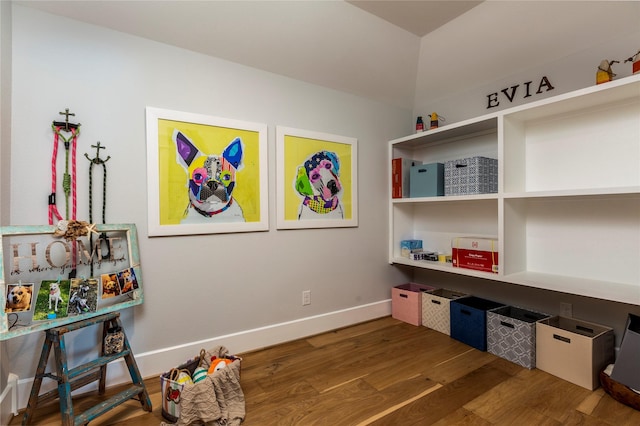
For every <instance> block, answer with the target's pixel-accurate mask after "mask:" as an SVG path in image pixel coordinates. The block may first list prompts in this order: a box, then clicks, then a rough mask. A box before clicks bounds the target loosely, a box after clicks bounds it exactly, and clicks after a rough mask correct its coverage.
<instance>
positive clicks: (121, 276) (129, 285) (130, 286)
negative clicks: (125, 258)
mask: <svg viewBox="0 0 640 426" xmlns="http://www.w3.org/2000/svg"><path fill="white" fill-rule="evenodd" d="M118 283H119V284H120V293H121V294H125V293H129V292H130V291H133V290H135V289H137V288H138V280H137V279H136V273H135V272H134V270H133V268H128V269H125V270H124V271H121V272H118Z"/></svg>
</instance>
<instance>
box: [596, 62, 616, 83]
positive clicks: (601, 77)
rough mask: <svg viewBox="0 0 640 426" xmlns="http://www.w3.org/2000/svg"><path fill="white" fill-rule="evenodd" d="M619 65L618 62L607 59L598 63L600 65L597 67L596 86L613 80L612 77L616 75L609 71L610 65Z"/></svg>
mask: <svg viewBox="0 0 640 426" xmlns="http://www.w3.org/2000/svg"><path fill="white" fill-rule="evenodd" d="M619 63H620V61H609V60H607V59H603V60H602V62H600V65H598V71H597V72H596V84H602V83H607V82H609V81H611V80H613V77H615V76H616V74H615V73H614V72H613V70H612V69H611V65H613V64H619Z"/></svg>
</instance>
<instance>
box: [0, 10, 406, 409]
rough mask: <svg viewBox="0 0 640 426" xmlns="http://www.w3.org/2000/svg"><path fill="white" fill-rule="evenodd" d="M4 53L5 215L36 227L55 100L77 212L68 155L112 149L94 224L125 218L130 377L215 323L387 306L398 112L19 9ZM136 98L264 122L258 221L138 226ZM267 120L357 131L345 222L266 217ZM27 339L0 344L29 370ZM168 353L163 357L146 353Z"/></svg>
mask: <svg viewBox="0 0 640 426" xmlns="http://www.w3.org/2000/svg"><path fill="white" fill-rule="evenodd" d="M12 59H13V79H12V82H13V102H12V115H13V116H12V123H11V124H12V128H13V129H14V131H13V135H12V142H11V148H12V157H11V166H12V187H11V192H10V194H5V192H4V191H3V194H2V196H3V198H5V199H9V200H10V202H11V207H12V209H11V218H10V223H11V224H12V225H32V224H46V222H47V204H46V198H47V194H48V192H49V190H50V179H51V176H50V168H49V162H50V157H51V147H52V132H51V127H50V125H51V121H52V120H58V119H60V118H61V117H60V116H59V115H58V111H62V110H64V108H69V109H70V110H71V111H72V112H75V113H76V116H75V117H74V118H75V120H76V121H78V122H80V123H81V124H82V133H81V135H80V138H79V148H78V173H79V179H78V194H79V200H78V212H79V218H81V216H83V215H88V197H87V196H85V194H87V191H88V188H87V186H88V182H87V179H86V178H85V176H87V175H88V164H89V163H88V161H86V160H85V159H84V156H83V154H84V153H85V152H88V153H89V154H90V155H91V156H93V150H91V149H90V145H91V144H95V143H96V142H97V141H100V142H101V144H102V145H104V146H106V147H107V151H106V152H104V151H103V153H102V155H103V156H104V155H110V156H111V159H110V160H109V162H108V163H107V166H108V173H109V177H108V191H107V192H108V200H107V203H108V207H107V214H106V215H107V221H108V222H109V223H135V224H136V225H137V227H138V234H139V235H138V236H139V240H140V241H139V242H140V251H141V265H142V281H143V285H144V289H145V303H144V304H143V305H142V306H140V307H136V308H134V309H130V310H128V311H126V312H123V315H124V317H125V327H126V331H127V333H128V336H129V339H130V341H131V343H132V346H133V349H134V352H135V353H136V354H137V355H138V361H139V363H140V364H141V365H142V367H141V368H142V370H143V371H142V374H143V375H145V376H147V375H153V374H158V373H161V372H162V371H164V370H166V369H168V368H171V367H172V366H173V365H174V364H176V363H178V362H181V361H183V360H184V359H186V357H188V356H193V355H195V354H197V351H198V350H199V348H200V347H206V348H208V345H210V344H211V345H212V342H213V340H215V339H216V338H217V337H219V336H228V335H235V333H241V334H242V333H247V332H249V331H251V330H256V329H259V330H258V331H256V332H255V333H253V334H251V335H250V336H247V337H246V338H244V339H242V336H240V337H239V338H238V337H236V338H234V339H231V338H229V339H228V340H227V341H226V342H225V341H223V342H220V343H223V344H224V343H228V342H232V343H233V346H231V345H229V349H230V350H231V351H232V352H239V351H246V350H249V349H255V348H257V347H260V346H263V345H266V344H273V343H277V342H279V341H282V340H288V339H291V338H293V337H296V336H300V335H306V334H311V333H317V332H319V331H322V330H326V329H331V328H335V327H336V326H342V325H346V324H348V323H353V322H358V321H362V320H366V319H369V318H371V317H375V316H382V315H386V314H388V313H389V312H390V311H389V298H390V288H391V287H392V286H394V285H397V284H399V283H401V282H404V281H405V280H406V277H405V275H404V274H403V272H402V271H399V270H398V269H396V268H393V267H391V266H389V265H388V263H387V260H386V253H387V249H386V243H387V241H386V235H387V233H386V232H383V230H384V229H385V227H386V223H387V208H386V199H387V196H388V195H387V193H388V189H387V186H388V184H387V175H388V168H387V167H386V165H387V159H386V141H387V140H389V139H391V138H393V137H397V136H398V135H401V134H403V133H404V130H403V129H405V128H407V127H408V126H409V125H410V121H411V118H410V111H408V110H403V109H400V108H396V107H390V106H386V105H383V104H381V103H379V102H373V101H368V100H365V99H362V98H358V97H355V96H353V95H349V94H345V93H341V92H337V91H334V90H329V89H325V88H320V87H318V86H313V85H310V84H307V83H302V82H299V81H295V80H292V79H289V78H285V77H282V76H278V75H275V74H270V73H267V72H263V71H258V70H256V69H253V68H249V67H246V66H241V65H237V64H234V63H230V62H226V61H223V60H219V59H216V58H212V57H208V56H204V55H201V54H196V53H193V52H190V51H186V50H183V49H180V48H175V47H171V46H168V45H164V44H160V43H157V42H152V41H149V40H145V39H142V38H137V37H134V36H129V35H125V34H123V33H119V32H115V31H112V30H107V29H103V28H99V27H95V26H91V25H88V24H83V23H79V22H76V21H72V20H69V19H66V18H60V17H56V16H53V15H49V14H46V13H44V12H40V11H36V10H32V9H29V8H25V7H21V6H15V7H14V10H13V58H12ZM146 106H155V107H161V108H168V109H175V110H180V111H189V112H196V113H203V114H210V115H214V116H220V117H226V118H232V119H239V120H247V121H255V122H260V123H266V124H268V126H269V133H268V136H269V149H268V154H269V167H270V170H269V216H270V220H269V222H270V231H269V232H260V233H241V234H217V235H206V236H182V237H165V238H148V237H147V198H146V197H147V191H146V170H147V168H146V164H145V159H146V146H145V120H144V119H145V107H146ZM276 125H285V126H290V127H297V128H302V129H309V130H315V131H321V132H327V133H334V134H340V135H345V136H351V137H355V138H357V139H358V148H359V149H358V150H359V152H358V155H359V157H358V162H359V164H358V167H359V212H360V214H359V226H358V227H357V228H343V229H324V230H290V231H277V230H276V227H275V218H276V210H275V206H276V200H275V192H276V186H275V185H276V180H275V176H276V167H277V165H276V163H275V158H276V156H275V126H276ZM94 208H95V207H94ZM63 214H64V213H63ZM95 216H96V213H95V212H94V217H95ZM305 289H310V290H311V294H312V303H311V305H310V306H305V307H303V306H301V293H302V290H305ZM305 319H308V321H305ZM278 324H286V326H284V325H283V326H282V327H278V326H277V325H278ZM272 326H273V329H270V328H269V327H272ZM283 330H284V331H283ZM91 333H92V332H90V331H86V330H84V331H83V332H81V333H80V334H79V335H78V336H72V337H74V338H73V343H72V344H68V347H71V348H73V352H74V356H73V357H72V358H73V359H72V361H71V363H72V364H73V363H75V362H78V361H81V360H86V359H89V358H90V357H91V350H92V348H93V345H94V344H95V336H94V335H93V334H91ZM257 335H259V336H257ZM269 336H271V338H270V337H269ZM208 339H213V340H208ZM223 340H225V339H223ZM41 341H42V336H40V335H32V336H30V337H25V338H16V339H12V340H10V341H8V342H7V343H6V346H7V353H8V357H9V359H10V361H9V362H10V365H11V369H12V371H14V372H16V373H18V374H19V375H20V377H21V378H23V377H25V378H26V377H31V376H32V375H33V371H35V366H36V362H37V357H38V352H39V350H40V348H41ZM190 345H193V347H192V346H190ZM167 350H168V351H169V352H170V353H171V355H172V356H173V358H171V359H166V358H162V362H154V361H153V360H154V359H160V358H155V357H163V356H165V355H166V354H165V355H163V354H162V353H163V351H167ZM4 364H5V360H4V359H3V368H4ZM25 384H26V383H25ZM21 402H23V403H24V402H25V401H24V400H23V401H21Z"/></svg>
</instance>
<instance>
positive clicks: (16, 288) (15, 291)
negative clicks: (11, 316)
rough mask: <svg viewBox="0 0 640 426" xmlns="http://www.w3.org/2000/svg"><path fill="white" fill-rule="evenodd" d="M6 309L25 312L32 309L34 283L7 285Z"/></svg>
mask: <svg viewBox="0 0 640 426" xmlns="http://www.w3.org/2000/svg"><path fill="white" fill-rule="evenodd" d="M5 300H6V304H5V307H4V311H5V312H7V313H9V312H25V311H29V310H30V309H31V301H32V300H33V283H26V284H23V283H18V284H9V285H7V297H6V299H5Z"/></svg>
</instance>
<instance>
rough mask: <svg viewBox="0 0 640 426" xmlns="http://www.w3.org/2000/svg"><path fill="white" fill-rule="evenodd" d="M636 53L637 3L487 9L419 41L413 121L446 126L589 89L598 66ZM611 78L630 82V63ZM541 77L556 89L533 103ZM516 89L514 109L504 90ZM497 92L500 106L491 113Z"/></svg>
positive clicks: (488, 4) (639, 33)
mask: <svg viewBox="0 0 640 426" xmlns="http://www.w3.org/2000/svg"><path fill="white" fill-rule="evenodd" d="M639 49H640V2H633V1H631V2H627V1H545V2H542V1H514V2H502V1H485V2H483V3H481V4H480V5H478V6H476V7H474V8H473V9H471V10H469V11H468V12H466V13H465V14H463V15H462V16H460V17H458V18H457V19H455V20H453V21H451V22H449V23H448V24H445V25H443V26H442V27H440V28H438V29H437V30H436V31H434V32H432V33H430V34H428V35H426V36H425V37H423V38H422V40H421V48H420V59H419V62H418V79H417V83H416V99H415V105H414V115H423V116H426V115H428V114H430V113H431V112H433V111H435V112H437V113H438V114H440V115H442V116H444V117H445V118H446V122H445V123H443V124H447V123H453V122H456V121H461V120H464V119H467V118H471V117H476V116H479V115H483V114H487V113H490V112H495V111H498V110H502V109H505V108H508V107H511V106H516V105H520V104H523V103H527V102H531V101H533V100H537V99H543V98H545V97H550V96H555V95H559V94H561V93H565V92H569V91H572V90H576V89H580V88H583V87H588V86H592V85H594V84H595V78H596V71H597V68H598V65H600V61H601V60H603V59H607V60H620V61H621V62H623V61H624V60H625V59H627V58H628V57H630V56H632V55H634V54H635V53H636V52H637V51H638V50H639ZM613 70H614V72H615V73H616V74H617V77H616V78H621V77H624V76H628V75H630V74H631V63H630V62H627V63H626V64H625V63H619V64H614V65H613ZM543 76H547V77H548V79H549V81H550V82H551V84H552V85H553V86H554V87H555V88H554V90H551V91H546V88H545V89H544V90H543V93H542V94H541V95H535V94H533V92H534V91H535V90H536V89H537V88H538V85H539V83H540V80H541V78H542V77H543ZM527 81H532V84H531V88H532V94H533V96H531V97H529V98H526V99H525V98H523V95H524V93H525V91H524V83H525V82H527ZM518 84H519V85H520V87H519V88H518V89H517V90H518V91H517V92H516V97H515V99H514V100H513V102H509V101H508V100H507V99H506V98H505V96H503V95H502V94H501V93H500V90H501V89H504V88H510V87H512V86H514V85H518ZM534 88H535V89H534ZM496 92H498V93H499V99H498V100H499V102H500V105H499V106H498V107H493V108H487V107H488V99H487V95H489V94H491V93H496Z"/></svg>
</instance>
